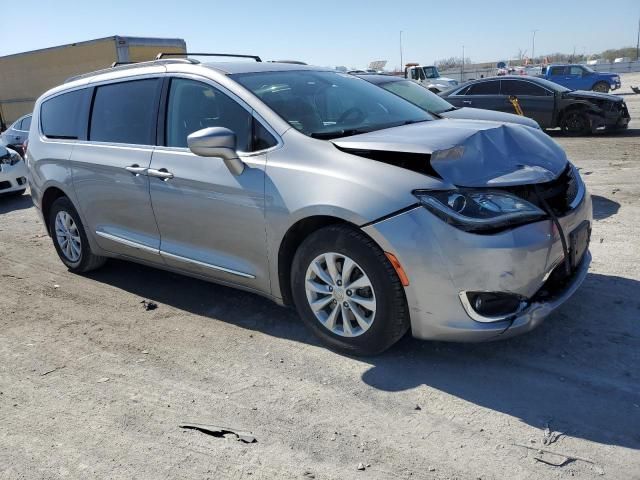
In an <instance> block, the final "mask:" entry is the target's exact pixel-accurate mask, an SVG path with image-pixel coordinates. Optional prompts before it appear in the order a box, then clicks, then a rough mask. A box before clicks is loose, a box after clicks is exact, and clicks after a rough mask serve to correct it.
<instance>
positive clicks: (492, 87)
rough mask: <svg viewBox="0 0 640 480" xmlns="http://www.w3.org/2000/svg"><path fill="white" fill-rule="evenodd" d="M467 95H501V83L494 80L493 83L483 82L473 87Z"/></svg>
mask: <svg viewBox="0 0 640 480" xmlns="http://www.w3.org/2000/svg"><path fill="white" fill-rule="evenodd" d="M466 94H467V95H499V94H500V82H499V81H497V80H494V81H492V82H481V83H476V84H474V85H471V86H470V87H469V90H468V91H467V93H466Z"/></svg>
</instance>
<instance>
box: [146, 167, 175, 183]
mask: <svg viewBox="0 0 640 480" xmlns="http://www.w3.org/2000/svg"><path fill="white" fill-rule="evenodd" d="M147 175H149V176H150V177H156V178H160V179H162V180H164V181H165V182H166V181H167V180H170V179H172V178H173V173H171V172H170V171H168V170H167V169H166V168H161V169H160V170H155V169H153V168H149V169H148V170H147Z"/></svg>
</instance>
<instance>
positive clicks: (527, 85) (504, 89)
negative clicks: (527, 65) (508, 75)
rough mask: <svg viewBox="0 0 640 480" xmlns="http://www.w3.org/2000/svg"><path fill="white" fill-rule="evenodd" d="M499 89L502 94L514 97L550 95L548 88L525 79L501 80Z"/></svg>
mask: <svg viewBox="0 0 640 480" xmlns="http://www.w3.org/2000/svg"><path fill="white" fill-rule="evenodd" d="M500 89H501V93H502V95H515V96H516V97H519V96H527V95H529V96H533V97H544V96H547V95H551V93H550V92H549V91H548V90H545V89H544V88H542V87H540V86H538V85H535V84H534V83H532V82H527V81H525V80H502V81H501V86H500Z"/></svg>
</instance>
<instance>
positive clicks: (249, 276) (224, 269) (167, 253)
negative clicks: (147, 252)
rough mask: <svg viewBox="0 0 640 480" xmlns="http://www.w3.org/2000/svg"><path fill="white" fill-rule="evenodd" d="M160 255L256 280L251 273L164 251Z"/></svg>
mask: <svg viewBox="0 0 640 480" xmlns="http://www.w3.org/2000/svg"><path fill="white" fill-rule="evenodd" d="M160 255H161V256H163V257H168V258H171V259H173V260H178V261H179V262H184V263H192V264H194V265H199V266H201V267H205V268H210V269H211V270H217V271H219V272H225V273H230V274H232V275H237V276H239V277H244V278H251V279H255V278H256V276H255V275H251V274H250V273H244V272H238V271H237V270H232V269H230V268H225V267H220V266H218V265H213V264H211V263H205V262H201V261H199V260H194V259H192V258H187V257H181V256H180V255H175V254H173V253H169V252H165V251H164V250H160Z"/></svg>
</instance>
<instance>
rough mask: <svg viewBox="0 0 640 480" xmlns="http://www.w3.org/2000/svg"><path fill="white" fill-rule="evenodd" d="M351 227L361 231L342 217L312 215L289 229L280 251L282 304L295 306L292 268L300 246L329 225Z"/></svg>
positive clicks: (279, 281) (279, 269) (279, 266)
mask: <svg viewBox="0 0 640 480" xmlns="http://www.w3.org/2000/svg"><path fill="white" fill-rule="evenodd" d="M338 224H341V225H349V226H352V227H353V228H355V229H358V230H360V231H362V230H361V229H360V227H358V225H356V224H355V223H353V222H351V221H349V220H346V219H344V218H341V217H336V216H332V215H311V216H308V217H305V218H302V219H300V220H298V221H297V222H295V223H294V224H293V225H291V226H290V227H289V229H288V230H287V232H286V233H285V234H284V236H283V237H282V241H281V242H280V246H279V249H278V267H277V268H278V283H279V287H280V295H281V296H282V303H284V304H285V305H293V299H292V294H291V266H292V264H293V257H294V255H295V253H296V251H297V250H298V247H299V246H300V244H301V243H302V242H303V241H304V240H305V239H306V238H307V237H308V236H309V235H311V234H312V233H314V232H316V231H318V230H320V229H321V228H324V227H327V226H329V225H338Z"/></svg>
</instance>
